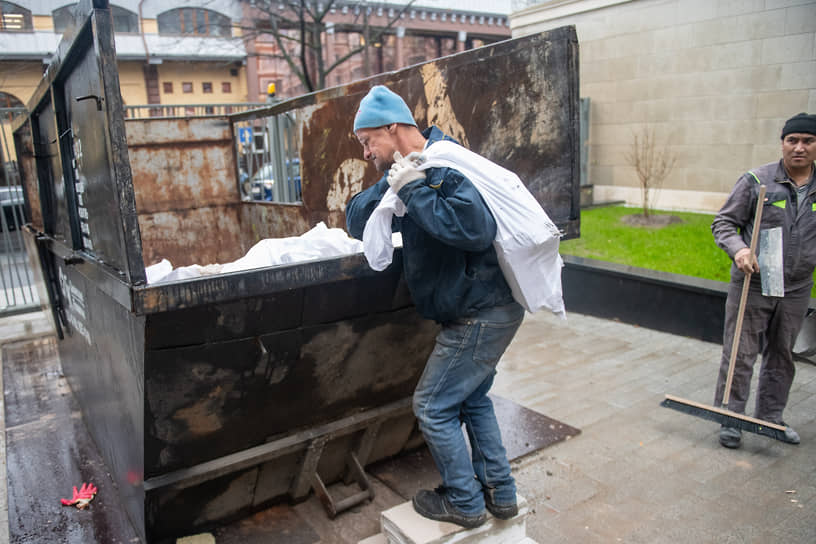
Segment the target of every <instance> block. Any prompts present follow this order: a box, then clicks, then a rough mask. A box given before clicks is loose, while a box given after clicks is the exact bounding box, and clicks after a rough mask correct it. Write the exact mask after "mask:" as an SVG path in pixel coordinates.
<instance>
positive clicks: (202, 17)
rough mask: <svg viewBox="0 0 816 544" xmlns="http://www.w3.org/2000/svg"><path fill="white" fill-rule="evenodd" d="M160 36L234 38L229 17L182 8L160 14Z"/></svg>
mask: <svg viewBox="0 0 816 544" xmlns="http://www.w3.org/2000/svg"><path fill="white" fill-rule="evenodd" d="M158 21H159V34H164V35H173V36H178V35H183V36H217V37H229V36H232V27H231V23H230V19H229V17H227V16H225V15H221V14H220V13H217V12H215V11H211V10H208V9H201V8H180V9H174V10H170V11H165V12H164V13H161V14H159V17H158Z"/></svg>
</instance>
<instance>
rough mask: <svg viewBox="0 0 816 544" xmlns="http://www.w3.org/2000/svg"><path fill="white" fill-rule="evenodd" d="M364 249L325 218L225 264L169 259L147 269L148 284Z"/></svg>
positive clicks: (338, 254) (274, 239) (262, 241)
mask: <svg viewBox="0 0 816 544" xmlns="http://www.w3.org/2000/svg"><path fill="white" fill-rule="evenodd" d="M362 250H363V243H362V242H361V241H359V240H355V239H354V238H351V237H350V236H349V235H348V234H347V233H346V232H345V231H344V230H343V229H338V228H332V229H330V228H328V227H327V226H326V224H325V223H323V222H322V221H321V222H320V223H318V224H317V225H316V226H315V227H314V228H313V229H311V230H310V231H309V232H307V233H305V234H302V235H300V236H290V237H288V238H266V239H264V240H261V241H260V242H258V243H257V244H255V245H254V246H252V247H251V248H250V249H249V251H247V252H246V254H245V255H244V256H243V257H241V258H240V259H238V260H236V261H233V262H231V263H226V264H208V265H206V266H202V265H199V264H193V265H190V266H181V267H179V268H176V269H173V266H172V264H171V263H170V262H169V261H168V260H167V259H162V260H161V261H160V262H159V263H156V264H154V265H151V266H148V267H146V268H145V273H146V275H147V283H156V282H168V281H177V280H184V279H189V278H197V277H200V276H206V275H211V274H222V273H228V272H238V271H241V270H250V269H252V268H263V267H266V266H277V265H282V264H291V263H298V262H302V261H309V260H313V259H328V258H332V257H340V256H342V255H354V254H355V253H360V252H361V251H362Z"/></svg>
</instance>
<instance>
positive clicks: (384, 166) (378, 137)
mask: <svg viewBox="0 0 816 544" xmlns="http://www.w3.org/2000/svg"><path fill="white" fill-rule="evenodd" d="M392 126H393V125H388V126H385V127H378V128H361V129H359V130H358V131H357V132H356V133H355V136H357V140H358V141H359V142H360V145H361V146H363V158H364V159H365V160H367V161H374V166H376V167H377V170H379V171H380V172H383V173H385V172H388V169H389V168H391V165H392V164H394V151H396V147H395V136H394V132H393V131H392V130H389V127H392Z"/></svg>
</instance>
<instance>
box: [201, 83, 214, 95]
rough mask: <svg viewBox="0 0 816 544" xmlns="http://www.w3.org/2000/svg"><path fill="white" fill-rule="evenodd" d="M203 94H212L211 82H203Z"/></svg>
mask: <svg viewBox="0 0 816 544" xmlns="http://www.w3.org/2000/svg"><path fill="white" fill-rule="evenodd" d="M201 92H202V93H207V94H209V93H212V82H211V81H205V82H203V83H202V84H201Z"/></svg>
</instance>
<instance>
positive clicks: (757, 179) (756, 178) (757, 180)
mask: <svg viewBox="0 0 816 544" xmlns="http://www.w3.org/2000/svg"><path fill="white" fill-rule="evenodd" d="M748 173H749V174H751V175H752V176H754V179H755V180H756V182H757V183H759V184H760V185H761V184H762V182H761V181H759V178H758V177H756V174H754V173H753V172H751V171H750V170H749V171H748Z"/></svg>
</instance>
